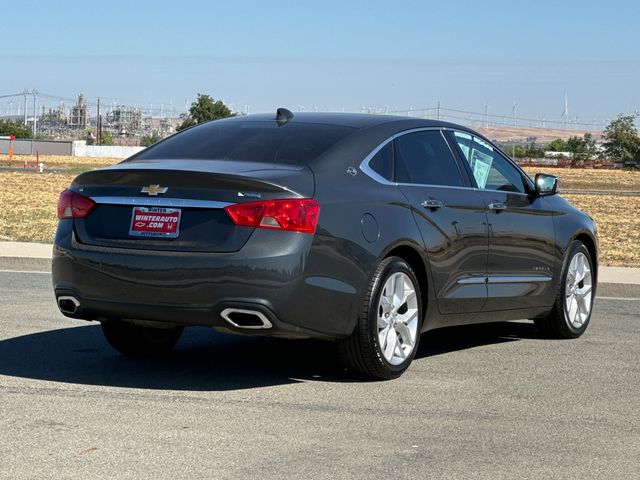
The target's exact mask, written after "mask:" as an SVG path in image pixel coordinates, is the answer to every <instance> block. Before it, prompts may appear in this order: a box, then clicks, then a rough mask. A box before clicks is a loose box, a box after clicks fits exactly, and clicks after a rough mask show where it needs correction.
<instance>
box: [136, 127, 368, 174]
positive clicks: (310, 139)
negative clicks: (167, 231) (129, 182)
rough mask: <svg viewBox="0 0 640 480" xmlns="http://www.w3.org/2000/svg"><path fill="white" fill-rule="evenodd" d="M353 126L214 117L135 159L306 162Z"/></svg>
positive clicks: (333, 143) (326, 148)
mask: <svg viewBox="0 0 640 480" xmlns="http://www.w3.org/2000/svg"><path fill="white" fill-rule="evenodd" d="M355 130H356V129H355V128H352V127H345V126H337V125H325V124H316V123H295V122H290V123H287V124H285V125H282V126H280V127H279V126H278V124H277V123H276V122H275V121H262V122H260V121H247V122H242V121H237V120H233V121H216V122H210V123H206V124H203V125H200V126H197V127H194V128H191V129H189V130H187V131H185V132H183V133H179V134H177V135H175V136H174V137H171V138H169V139H167V140H165V141H164V142H161V143H158V144H156V145H154V146H152V147H149V148H148V149H146V150H144V151H143V152H142V153H140V154H139V155H138V156H136V157H135V159H136V160H147V159H153V160H157V159H160V160H162V159H200V160H202V159H204V160H236V161H247V162H269V163H283V164H290V165H291V164H293V165H307V164H308V163H310V162H311V161H313V160H314V159H316V158H317V157H319V156H320V155H321V154H322V153H324V152H325V151H326V150H328V149H329V148H330V147H332V146H333V145H335V144H336V143H338V142H339V141H340V140H342V139H343V138H345V137H346V136H347V135H349V134H350V133H352V132H354V131H355Z"/></svg>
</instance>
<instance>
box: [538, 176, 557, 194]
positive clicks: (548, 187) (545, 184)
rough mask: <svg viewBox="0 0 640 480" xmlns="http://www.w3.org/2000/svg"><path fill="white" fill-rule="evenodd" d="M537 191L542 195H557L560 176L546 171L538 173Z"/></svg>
mask: <svg viewBox="0 0 640 480" xmlns="http://www.w3.org/2000/svg"><path fill="white" fill-rule="evenodd" d="M535 182H536V192H538V195H539V196H541V197H546V196H548V195H555V194H556V193H557V192H558V177H556V176H554V175H547V174H545V173H536V180H535Z"/></svg>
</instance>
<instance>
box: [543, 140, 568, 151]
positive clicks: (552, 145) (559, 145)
mask: <svg viewBox="0 0 640 480" xmlns="http://www.w3.org/2000/svg"><path fill="white" fill-rule="evenodd" d="M547 150H548V151H550V152H568V151H569V149H568V146H567V142H565V141H564V140H563V139H561V138H556V139H555V140H552V141H551V142H549V144H548V145H547Z"/></svg>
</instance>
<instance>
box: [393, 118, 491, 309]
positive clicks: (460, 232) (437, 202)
mask: <svg viewBox="0 0 640 480" xmlns="http://www.w3.org/2000/svg"><path fill="white" fill-rule="evenodd" d="M393 150H394V176H395V180H396V182H397V183H398V186H399V188H400V190H401V191H402V193H403V194H404V195H405V196H406V197H407V199H408V200H409V202H410V204H411V207H412V211H413V215H414V218H415V219H416V222H417V224H418V227H419V229H420V233H421V235H422V239H423V242H424V248H425V249H426V252H427V257H428V259H429V264H430V267H431V274H432V282H433V286H434V289H435V292H436V298H437V304H438V310H439V311H440V313H443V314H449V313H466V312H478V311H480V310H482V308H483V306H484V303H485V301H486V298H487V288H486V283H485V277H486V265H487V255H488V246H487V218H486V213H485V208H484V202H483V199H482V197H481V195H480V194H479V193H478V192H477V191H475V190H474V189H473V188H472V187H471V185H470V183H469V180H468V178H467V176H466V175H465V173H464V171H463V170H462V168H463V167H462V166H461V165H460V164H459V162H458V161H457V160H456V158H455V157H454V155H453V152H452V151H451V148H450V147H449V145H448V143H447V141H446V139H445V138H444V135H443V132H442V131H441V130H439V129H425V130H419V131H411V132H408V133H405V134H401V135H398V136H396V138H395V139H394V141H393Z"/></svg>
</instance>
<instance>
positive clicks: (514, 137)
mask: <svg viewBox="0 0 640 480" xmlns="http://www.w3.org/2000/svg"><path fill="white" fill-rule="evenodd" d="M472 128H473V129H474V130H477V131H478V132H480V133H481V134H482V135H484V136H485V137H487V138H488V139H490V140H495V141H498V142H518V143H525V142H527V139H528V138H531V137H535V138H536V143H537V144H546V143H549V142H551V141H552V140H555V139H556V138H562V139H563V140H566V139H567V138H569V137H574V136H578V137H582V136H583V135H584V134H585V133H587V132H588V133H591V134H592V135H593V138H594V139H595V141H596V142H599V141H600V140H601V137H602V132H600V131H589V130H564V129H558V128H528V127H488V128H487V127H481V126H474V127H472Z"/></svg>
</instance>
